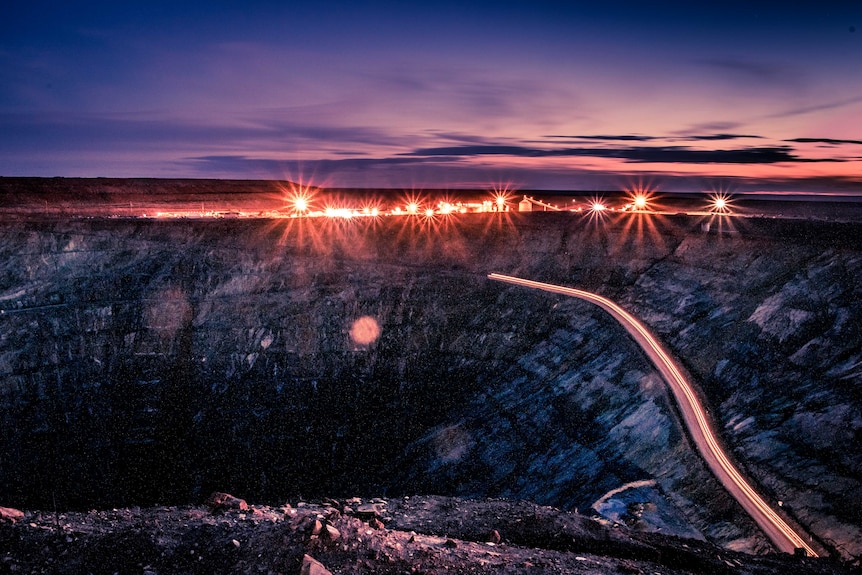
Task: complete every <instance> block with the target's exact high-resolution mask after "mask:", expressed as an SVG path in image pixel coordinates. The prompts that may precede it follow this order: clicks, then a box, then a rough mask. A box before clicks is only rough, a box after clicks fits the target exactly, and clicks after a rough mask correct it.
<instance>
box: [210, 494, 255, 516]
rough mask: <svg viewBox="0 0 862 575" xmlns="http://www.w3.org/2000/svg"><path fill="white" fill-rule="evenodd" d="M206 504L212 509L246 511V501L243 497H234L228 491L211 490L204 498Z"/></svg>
mask: <svg viewBox="0 0 862 575" xmlns="http://www.w3.org/2000/svg"><path fill="white" fill-rule="evenodd" d="M206 506H207V507H209V508H210V509H211V510H213V511H227V510H231V509H235V510H239V511H248V503H246V502H245V499H240V498H239V497H234V496H233V495H231V494H230V493H221V492H219V491H215V492H213V494H212V495H210V496H209V498H208V499H207V500H206Z"/></svg>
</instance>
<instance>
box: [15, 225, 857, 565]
mask: <svg viewBox="0 0 862 575" xmlns="http://www.w3.org/2000/svg"><path fill="white" fill-rule="evenodd" d="M420 222H421V223H420ZM735 222H736V223H735V226H736V227H735V229H734V230H733V231H734V233H723V232H724V231H727V230H722V229H719V228H718V226H711V227H710V230H709V231H708V232H705V231H704V229H705V228H703V227H702V226H701V225H700V222H699V221H698V220H697V219H696V218H687V217H649V216H634V215H630V214H625V215H623V214H620V215H614V216H611V217H608V218H607V219H606V220H605V221H603V222H596V221H591V220H589V219H588V218H585V217H582V216H580V215H577V214H550V213H548V214H543V213H534V214H520V215H519V214H482V215H475V216H465V217H463V218H460V219H457V220H452V221H451V222H449V223H444V222H443V221H442V220H438V221H437V223H436V224H434V225H429V224H428V223H427V222H424V221H421V220H420V219H419V218H401V219H397V220H396V219H394V218H392V219H386V218H384V219H381V220H363V221H358V222H357V221H351V222H347V221H322V220H299V219H295V220H271V221H270V220H231V221H192V220H189V221H148V220H137V221H136V220H77V221H72V222H41V223H40V222H18V223H9V222H7V223H3V224H0V262H2V263H0V265H2V266H3V267H2V273H0V309H2V313H0V402H2V409H0V423H2V434H0V461H2V464H0V493H2V494H3V498H4V499H3V501H0V503H4V504H7V505H15V506H19V507H22V506H23V507H26V506H34V507H50V506H52V505H53V503H52V500H53V499H56V500H57V502H58V505H61V506H77V507H92V506H107V505H120V504H126V505H129V504H148V503H155V502H159V503H174V502H189V501H201V500H202V499H203V498H205V497H206V495H208V494H209V493H210V492H212V491H214V490H223V491H228V492H231V493H234V494H236V495H238V496H241V497H244V498H248V499H253V500H258V501H262V500H273V501H276V500H279V499H282V498H284V497H287V496H293V495H298V494H301V495H305V496H315V495H331V496H338V495H353V494H370V495H373V494H378V493H383V492H388V493H389V494H397V493H443V494H458V495H476V496H479V495H481V496H500V497H511V498H527V499H531V500H534V501H537V502H539V503H543V504H552V505H556V506H563V507H567V508H575V507H577V508H579V509H580V510H581V511H586V510H588V509H589V508H590V507H591V506H593V505H596V507H597V510H598V511H600V512H603V513H606V514H607V515H608V516H609V517H610V518H611V519H613V520H617V521H625V522H627V523H629V524H630V525H632V526H634V527H636V528H642V529H657V528H661V529H662V530H664V531H666V530H667V529H673V530H675V531H676V532H678V533H680V534H685V535H694V536H703V537H706V538H709V539H713V540H716V541H719V542H721V543H723V544H725V545H728V546H731V547H738V548H742V549H748V550H757V549H764V548H765V542H764V539H763V538H762V536H760V535H759V534H758V532H757V530H756V529H754V528H753V526H752V524H751V523H750V522H748V520H747V519H745V518H744V517H743V516H742V515H741V513H740V512H739V510H738V509H737V507H736V505H735V503H734V502H732V500H730V499H729V497H728V496H726V495H725V494H724V493H723V491H721V489H720V487H719V486H718V485H717V483H716V482H715V481H714V480H713V479H712V478H711V476H710V475H709V473H708V472H707V471H706V469H705V468H704V466H703V465H702V463H701V462H700V460H699V459H698V457H697V456H696V455H695V454H694V453H693V452H692V451H691V448H690V446H689V442H688V440H687V438H686V435H685V432H684V431H683V430H682V429H681V428H680V426H679V423H678V421H677V417H676V414H675V410H674V408H673V406H672V405H671V403H670V401H669V398H668V395H667V393H666V391H665V387H664V385H663V383H662V382H661V380H660V379H659V377H658V375H657V373H656V372H655V371H654V370H653V368H652V366H651V365H650V364H649V363H648V362H647V360H646V359H645V357H644V356H643V355H642V354H641V353H640V352H639V350H638V348H637V347H636V346H635V344H634V343H633V342H632V341H631V340H630V339H628V337H627V336H626V335H625V334H624V332H623V331H622V330H621V329H620V328H619V327H618V326H617V325H616V324H615V323H614V322H613V321H612V320H611V319H609V317H607V316H605V315H604V314H603V312H601V311H600V310H598V309H596V308H592V307H590V305H589V304H586V303H584V302H581V301H577V300H570V299H566V298H564V297H562V296H555V295H551V294H546V293H536V292H531V291H528V290H526V289H524V288H519V287H512V286H507V285H503V284H498V283H494V282H491V281H489V280H488V279H487V278H486V274H487V273H490V272H501V273H507V274H512V275H519V276H522V277H528V278H530V279H536V280H541V281H548V282H558V283H563V284H566V285H570V286H574V287H581V288H584V289H589V290H593V291H598V292H600V293H603V294H604V295H607V296H608V297H611V298H614V299H615V300H616V301H618V302H619V303H620V304H622V305H624V306H625V307H627V308H628V309H629V310H630V311H631V312H632V313H634V314H635V315H637V316H638V317H640V318H641V319H642V320H643V321H644V322H645V323H646V324H647V325H648V326H650V327H651V328H652V329H653V331H654V332H655V333H656V334H657V335H659V336H660V337H661V338H662V339H663V340H664V341H665V343H666V344H667V346H668V348H669V349H670V350H671V351H672V352H673V353H674V354H675V355H676V356H677V357H678V358H679V359H680V361H681V362H682V364H683V365H684V366H685V367H686V368H687V369H688V370H689V371H690V373H691V374H692V375H693V379H694V380H695V381H697V382H698V383H699V384H700V385H701V387H702V389H703V392H704V393H705V396H706V399H707V401H708V404H709V406H710V410H711V414H712V417H713V418H714V419H715V421H716V423H717V427H718V428H719V429H720V430H721V431H722V435H723V439H724V441H725V442H726V443H727V445H728V446H729V447H730V448H731V449H730V450H731V452H732V453H733V455H734V456H735V457H736V458H737V459H738V460H739V461H740V462H741V463H742V467H743V468H744V469H745V470H746V471H747V472H748V473H750V474H751V475H752V476H753V477H754V478H755V479H756V480H757V481H758V482H759V483H760V484H761V485H762V486H763V490H764V492H765V494H766V495H767V498H768V499H770V500H771V501H777V500H780V501H781V504H782V506H783V507H784V509H787V510H788V511H789V513H790V514H791V516H793V517H795V518H797V519H798V520H799V522H800V523H801V524H802V525H804V526H806V527H808V528H809V529H810V530H811V532H812V533H813V534H814V535H815V536H817V537H819V538H820V539H821V540H822V541H823V542H825V543H826V544H828V545H833V546H834V547H835V548H838V549H839V550H840V551H841V552H842V553H844V554H857V555H858V554H859V552H860V550H862V536H860V526H862V511H860V507H859V505H860V504H859V502H860V501H862V492H860V480H859V478H860V477H862V447H860V445H862V441H860V429H862V413H860V409H862V399H860V397H862V394H860V393H859V386H860V385H862V375H860V374H862V372H860V365H862V335H860V319H862V284H860V278H862V250H860V246H859V243H858V240H857V239H856V238H857V236H858V233H859V228H858V226H855V225H852V224H847V225H838V224H825V223H823V224H817V223H804V222H780V221H767V220H735ZM644 482H647V483H644ZM650 482H654V483H650ZM628 485H632V487H631V488H630V490H626V489H622V490H620V491H617V492H616V493H615V494H613V495H610V496H609V495H608V494H609V493H611V492H612V491H614V490H618V489H621V488H625V487H626V486H628Z"/></svg>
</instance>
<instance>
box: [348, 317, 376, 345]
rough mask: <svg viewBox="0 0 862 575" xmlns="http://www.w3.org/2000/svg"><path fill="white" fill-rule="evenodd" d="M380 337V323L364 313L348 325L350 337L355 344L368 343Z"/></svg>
mask: <svg viewBox="0 0 862 575" xmlns="http://www.w3.org/2000/svg"><path fill="white" fill-rule="evenodd" d="M378 337H380V324H379V323H377V320H376V319H374V318H373V317H371V316H368V315H364V316H362V317H360V318H359V319H357V320H356V321H354V322H353V325H351V326H350V339H351V340H352V341H353V343H355V344H357V345H369V344H371V343H374V342H375V341H377V338H378Z"/></svg>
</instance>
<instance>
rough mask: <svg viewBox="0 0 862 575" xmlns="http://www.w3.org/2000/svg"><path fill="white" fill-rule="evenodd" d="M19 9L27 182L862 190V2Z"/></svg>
mask: <svg viewBox="0 0 862 575" xmlns="http://www.w3.org/2000/svg"><path fill="white" fill-rule="evenodd" d="M13 4H14V5H13V6H11V7H4V8H2V10H0V175H3V176H121V177H122V176H141V177H216V178H248V179H270V178H279V179H281V178H286V179H293V180H302V181H304V182H308V183H313V184H318V185H331V186H337V187H348V186H359V187H414V188H415V187H436V188H439V187H463V186H467V187H490V186H501V185H502V186H506V185H508V186H509V187H512V188H548V189H620V188H623V187H631V186H634V185H637V184H643V185H649V186H652V187H654V188H657V189H659V190H664V191H676V190H692V191H702V190H711V189H712V190H714V189H718V188H721V189H724V190H728V191H731V192H733V191H807V192H820V193H834V192H839V193H851V194H856V195H862V30H857V28H862V3H860V2H845V3H835V2H828V1H822V2H808V3H799V2H794V3H787V2H757V1H749V2H715V3H708V4H710V6H708V7H704V6H701V5H700V4H707V3H693V2H685V3H682V2H664V3H661V2H659V3H648V2H604V3H594V2H589V3H579V2H571V1H570V2H564V1H557V2H550V1H548V2H542V1H531V2H507V1H505V0H500V1H495V2H451V3H445V2H441V3H425V4H418V3H410V2H397V3H396V2H391V3H387V2H326V1H323V2H314V3H308V5H301V4H294V3H285V2H271V3H265V2H146V3H133V2H101V3H98V2H54V3H52V2H41V1H39V0H35V1H29V2H15V3H13ZM594 4H601V5H600V6H595V5H594Z"/></svg>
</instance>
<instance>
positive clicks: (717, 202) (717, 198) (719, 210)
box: [709, 192, 731, 214]
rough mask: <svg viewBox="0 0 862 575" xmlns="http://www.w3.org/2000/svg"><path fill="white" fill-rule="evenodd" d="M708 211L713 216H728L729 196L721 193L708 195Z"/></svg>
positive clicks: (729, 207)
mask: <svg viewBox="0 0 862 575" xmlns="http://www.w3.org/2000/svg"><path fill="white" fill-rule="evenodd" d="M709 211H710V212H712V213H715V214H729V213H730V212H731V201H730V196H729V195H728V194H725V193H723V192H717V193H713V194H710V195H709Z"/></svg>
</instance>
